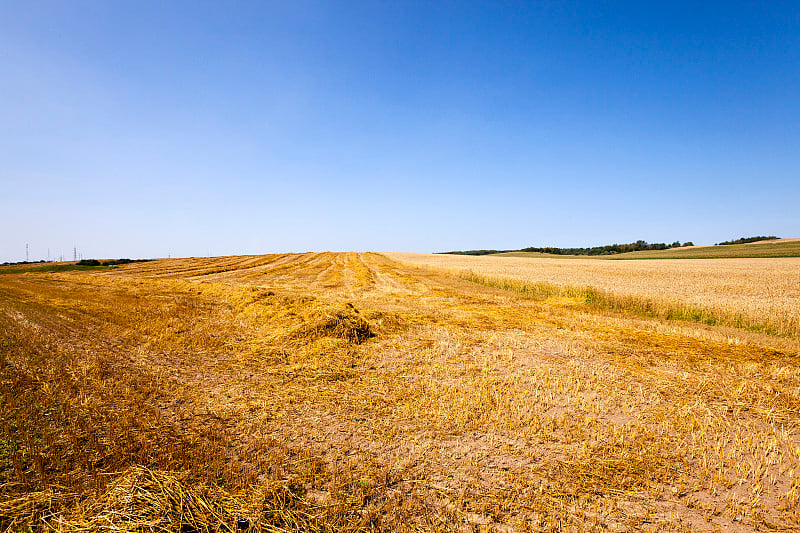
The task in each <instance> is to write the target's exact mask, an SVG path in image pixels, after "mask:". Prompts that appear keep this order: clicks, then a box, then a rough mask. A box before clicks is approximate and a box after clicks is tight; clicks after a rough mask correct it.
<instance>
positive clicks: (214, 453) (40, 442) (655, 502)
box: [0, 253, 800, 532]
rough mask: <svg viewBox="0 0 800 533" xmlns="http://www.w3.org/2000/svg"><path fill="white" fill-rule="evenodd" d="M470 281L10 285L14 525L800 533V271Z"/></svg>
mask: <svg viewBox="0 0 800 533" xmlns="http://www.w3.org/2000/svg"><path fill="white" fill-rule="evenodd" d="M475 259H476V258H463V257H455V258H454V257H443V256H410V255H400V254H386V255H384V254H374V253H365V254H361V253H320V254H311V253H309V254H279V255H265V256H238V257H218V258H199V259H171V260H156V261H150V262H145V263H137V264H132V265H127V266H121V267H116V268H113V269H108V270H103V271H97V272H61V273H24V274H4V275H2V276H0V372H1V373H2V381H1V383H2V385H1V386H0V398H1V399H2V403H1V404H0V406H1V407H0V408H1V409H2V418H1V419H0V439H2V440H0V483H1V484H2V485H1V488H0V527H1V528H3V529H4V530H5V531H29V530H42V531H44V530H48V531H64V532H67V531H183V532H190V531H198V532H199V531H273V532H278V531H327V532H334V531H337V532H361V531H408V532H411V531H458V532H462V531H463V532H474V531H482V532H488V531H498V532H512V531H793V530H798V529H799V528H800V341H798V338H797V334H796V333H797V320H798V297H800V294H798V291H799V290H800V286H799V284H798V266H799V265H800V263H798V262H797V260H786V259H769V260H759V261H755V260H746V259H744V260H733V261H724V260H719V261H717V260H715V261H713V262H711V261H708V262H703V263H702V265H703V266H698V265H701V263H693V262H683V261H677V260H675V261H670V262H668V263H667V262H664V263H656V262H649V261H637V262H635V263H634V262H631V263H627V262H625V263H623V262H611V261H602V262H597V263H594V262H584V261H581V260H570V261H569V263H568V264H567V263H563V264H562V263H561V262H549V263H543V262H531V261H532V260H530V259H520V258H503V259H501V260H500V259H498V258H491V259H490V258H478V259H481V261H476V260H475ZM413 261H416V262H418V263H419V264H413V263H412V262H413ZM551 261H552V260H551ZM465 270H471V271H472V273H465V272H464V271H465ZM503 278H514V279H513V280H512V281H511V282H503ZM514 280H516V281H514ZM515 283H517V284H516V285H515ZM520 283H532V284H537V283H544V284H543V285H541V286H538V287H539V289H538V290H527V288H526V287H527V286H526V285H520ZM586 285H588V286H592V287H594V288H596V289H597V291H600V292H597V291H595V292H592V291H586V290H583V292H581V290H577V289H575V290H572V289H569V290H567V289H564V288H565V287H567V288H568V287H582V286H586ZM553 287H556V289H553ZM562 289H563V290H562ZM683 307H685V308H686V309H690V310H691V309H695V308H697V309H701V310H703V309H706V310H710V311H708V313H712V311H713V313H716V314H713V313H712V314H707V315H702V316H700V317H699V319H698V320H693V319H686V320H685V319H681V318H687V317H688V318H692V317H691V316H688V315H686V316H684V314H681V313H678V312H677V311H675V310H676V309H678V308H683ZM704 312H705V311H704ZM709 317H715V320H708V318H709ZM737 317H738V318H737ZM695 318H697V317H695ZM759 324H761V325H762V326H763V325H764V324H766V325H768V326H769V327H766V326H764V327H760V328H759V327H755V326H758V325H759ZM765 331H769V332H770V333H769V334H767V333H764V332H765Z"/></svg>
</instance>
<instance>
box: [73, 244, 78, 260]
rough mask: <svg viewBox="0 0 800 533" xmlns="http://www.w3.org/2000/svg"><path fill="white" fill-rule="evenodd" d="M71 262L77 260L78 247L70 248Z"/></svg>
mask: <svg viewBox="0 0 800 533" xmlns="http://www.w3.org/2000/svg"><path fill="white" fill-rule="evenodd" d="M72 260H73V261H77V260H78V247H77V246H73V247H72Z"/></svg>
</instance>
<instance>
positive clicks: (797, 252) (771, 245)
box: [490, 239, 800, 260]
mask: <svg viewBox="0 0 800 533" xmlns="http://www.w3.org/2000/svg"><path fill="white" fill-rule="evenodd" d="M490 255H493V256H506V257H554V258H561V259H565V258H584V259H585V258H587V257H591V258H592V259H607V260H624V259H724V258H734V257H742V258H747V257H753V258H755V257H800V239H780V240H774V241H763V242H756V243H750V244H728V245H723V246H689V247H675V248H669V249H666V250H639V251H636V252H626V253H620V254H609V255H593V256H587V255H565V254H560V255H556V254H546V253H540V252H521V251H519V252H499V253H495V254H490Z"/></svg>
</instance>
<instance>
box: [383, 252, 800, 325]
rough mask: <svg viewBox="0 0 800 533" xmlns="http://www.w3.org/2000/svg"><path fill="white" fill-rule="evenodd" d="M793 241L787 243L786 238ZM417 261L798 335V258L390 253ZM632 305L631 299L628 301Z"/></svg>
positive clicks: (799, 317)
mask: <svg viewBox="0 0 800 533" xmlns="http://www.w3.org/2000/svg"><path fill="white" fill-rule="evenodd" d="M787 240H788V239H787ZM387 255H388V256H390V257H392V258H394V259H397V260H400V261H406V262H411V263H414V264H420V265H428V266H433V267H438V268H446V269H450V270H453V271H460V272H471V273H473V274H476V275H479V276H488V277H489V279H491V278H500V279H504V280H505V279H511V280H517V281H521V282H532V283H547V284H552V285H554V286H559V287H593V288H596V289H600V290H601V291H604V292H605V293H607V294H610V295H614V296H616V297H620V298H628V299H629V300H631V299H633V300H638V303H650V304H651V305H653V306H654V307H655V308H661V309H664V310H670V309H681V308H683V309H697V310H703V311H707V312H712V313H713V314H714V316H715V317H717V318H718V319H719V321H721V322H729V323H738V324H740V325H751V326H761V325H765V326H767V327H768V329H770V330H772V331H773V332H774V333H779V334H785V335H791V336H795V337H797V336H800V258H796V257H782V258H769V259H766V258H749V259H748V258H741V259H739V258H737V259H727V258H725V259H713V260H697V259H671V260H656V259H652V260H649V259H643V260H637V261H612V262H606V261H599V260H597V259H554V258H546V259H542V258H520V257H496V256H495V257H490V256H481V257H475V256H463V255H462V256H457V255H438V254H403V253H393V254H387ZM630 303H633V302H630Z"/></svg>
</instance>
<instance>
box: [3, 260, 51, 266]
mask: <svg viewBox="0 0 800 533" xmlns="http://www.w3.org/2000/svg"><path fill="white" fill-rule="evenodd" d="M47 262H48V261H45V260H44V259H40V260H38V261H13V262H8V261H6V262H4V263H1V265H2V266H8V265H38V264H41V263H47Z"/></svg>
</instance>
